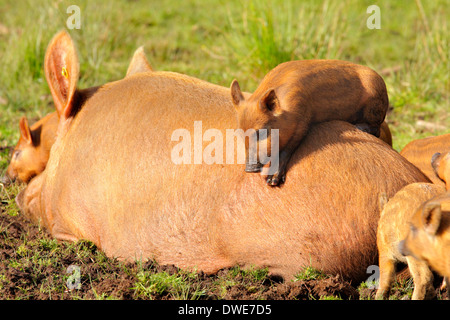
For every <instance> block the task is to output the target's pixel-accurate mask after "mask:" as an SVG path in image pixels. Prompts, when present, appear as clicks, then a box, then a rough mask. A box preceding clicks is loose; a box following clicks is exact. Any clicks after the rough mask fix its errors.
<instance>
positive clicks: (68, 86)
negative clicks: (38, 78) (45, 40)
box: [44, 31, 79, 119]
mask: <svg viewBox="0 0 450 320" xmlns="http://www.w3.org/2000/svg"><path fill="white" fill-rule="evenodd" d="M44 68H45V77H46V78H47V83H48V85H49V87H50V91H51V93H52V96H53V101H54V103H55V107H56V111H57V112H58V115H59V117H60V118H63V119H67V118H68V117H70V116H71V113H72V111H73V109H74V106H75V104H76V101H75V100H76V90H77V89H76V88H77V82H78V77H79V65H78V56H77V53H76V50H75V46H74V44H73V42H72V39H71V38H70V36H69V34H68V33H67V32H66V31H61V32H59V33H58V34H56V35H55V36H54V37H53V39H52V40H51V42H50V44H49V45H48V47H47V52H46V53H45V65H44Z"/></svg>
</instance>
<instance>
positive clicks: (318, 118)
mask: <svg viewBox="0 0 450 320" xmlns="http://www.w3.org/2000/svg"><path fill="white" fill-rule="evenodd" d="M231 97H232V101H233V104H234V106H235V108H236V111H237V117H238V122H239V127H240V128H241V129H243V130H244V131H246V130H248V129H254V130H256V132H261V131H260V130H261V129H266V130H267V131H264V134H267V138H266V136H265V135H264V138H262V139H261V138H260V137H259V135H257V136H256V137H257V138H256V139H257V140H258V141H257V146H258V148H253V149H252V151H249V149H250V147H248V146H247V150H246V152H247V154H246V160H247V164H246V169H245V170H246V171H247V172H259V171H261V167H262V166H263V165H264V164H265V163H263V161H264V160H262V159H261V158H260V157H259V156H257V155H256V154H255V152H254V151H253V150H255V151H256V150H257V149H258V150H260V149H261V148H262V150H268V152H267V154H269V155H270V157H272V158H273V155H271V154H270V152H271V151H270V150H271V144H272V143H273V142H272V141H271V140H272V129H278V130H279V132H278V134H279V142H278V143H279V146H278V148H279V158H278V161H279V163H278V170H276V169H275V170H273V171H272V172H269V174H265V175H266V176H267V183H268V184H269V185H271V186H275V185H279V184H280V183H282V182H284V180H285V173H286V167H287V163H288V162H289V159H290V158H291V156H292V153H293V152H294V150H295V149H296V148H297V147H298V145H299V144H300V142H301V140H302V139H303V138H304V137H305V135H306V134H307V131H308V129H309V128H310V126H311V124H315V123H319V122H324V121H330V120H342V121H347V122H350V123H352V124H356V125H357V126H358V127H359V128H361V129H362V130H364V131H367V132H369V133H371V134H373V135H375V136H376V137H379V136H380V126H381V124H382V123H383V121H384V118H385V116H386V112H387V110H388V106H389V99H388V95H387V91H386V85H385V83H384V81H383V78H382V77H381V76H380V75H379V74H377V73H376V72H375V71H373V70H372V69H370V68H368V67H365V66H361V65H357V64H354V63H351V62H347V61H340V60H301V61H289V62H285V63H282V64H280V65H278V66H277V67H275V68H274V69H273V70H271V71H270V72H269V73H268V74H267V75H266V76H265V77H264V79H263V80H262V81H261V83H260V84H259V86H258V88H257V89H256V91H255V92H254V93H253V94H252V95H251V96H250V97H249V98H248V99H246V98H245V97H244V95H243V94H242V92H241V89H240V87H239V84H238V82H237V81H236V80H234V81H233V82H232V84H231ZM275 150H276V149H275ZM259 153H261V151H259ZM271 161H272V159H271Z"/></svg>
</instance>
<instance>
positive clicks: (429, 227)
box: [422, 203, 442, 235]
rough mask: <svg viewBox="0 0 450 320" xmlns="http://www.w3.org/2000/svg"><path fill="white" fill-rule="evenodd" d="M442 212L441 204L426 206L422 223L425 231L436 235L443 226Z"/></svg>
mask: <svg viewBox="0 0 450 320" xmlns="http://www.w3.org/2000/svg"><path fill="white" fill-rule="evenodd" d="M441 217H442V210H441V205H440V204H439V203H429V204H426V205H425V207H424V208H423V211H422V222H423V226H424V228H425V231H426V232H427V233H428V234H430V235H435V234H436V232H437V231H438V229H439V226H440V224H441Z"/></svg>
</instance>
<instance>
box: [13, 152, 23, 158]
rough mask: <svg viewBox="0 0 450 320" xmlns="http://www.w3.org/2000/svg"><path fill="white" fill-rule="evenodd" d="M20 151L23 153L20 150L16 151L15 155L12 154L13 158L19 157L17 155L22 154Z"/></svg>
mask: <svg viewBox="0 0 450 320" xmlns="http://www.w3.org/2000/svg"><path fill="white" fill-rule="evenodd" d="M20 153H21V151H20V150H16V151H14V153H13V155H12V158H13V159H17V157H18V156H19V155H20Z"/></svg>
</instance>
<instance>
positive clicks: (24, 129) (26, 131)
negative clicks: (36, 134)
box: [19, 117, 31, 142]
mask: <svg viewBox="0 0 450 320" xmlns="http://www.w3.org/2000/svg"><path fill="white" fill-rule="evenodd" d="M19 129H20V135H21V136H22V138H24V139H25V140H27V141H28V142H31V133H30V128H29V127H28V122H27V119H25V117H22V118H21V119H20V122H19Z"/></svg>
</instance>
